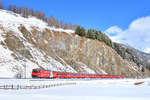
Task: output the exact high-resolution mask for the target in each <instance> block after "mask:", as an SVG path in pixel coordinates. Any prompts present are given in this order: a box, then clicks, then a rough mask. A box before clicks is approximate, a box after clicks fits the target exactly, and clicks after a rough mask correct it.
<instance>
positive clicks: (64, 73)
mask: <svg viewBox="0 0 150 100" xmlns="http://www.w3.org/2000/svg"><path fill="white" fill-rule="evenodd" d="M56 75H67V74H66V73H57V74H56Z"/></svg>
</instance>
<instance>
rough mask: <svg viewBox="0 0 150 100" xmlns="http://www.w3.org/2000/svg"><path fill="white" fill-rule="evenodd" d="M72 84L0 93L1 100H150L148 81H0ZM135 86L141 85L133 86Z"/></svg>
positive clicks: (1, 91) (10, 82)
mask: <svg viewBox="0 0 150 100" xmlns="http://www.w3.org/2000/svg"><path fill="white" fill-rule="evenodd" d="M60 82H76V85H68V86H67V85H65V86H58V87H50V88H45V89H27V90H24V89H21V90H2V89H1V90H0V99H1V100H150V79H101V80H89V79H86V80H79V79H78V80H76V79H74V80H66V79H61V80H60V79H57V80H56V79H51V80H50V79H48V80H46V79H40V80H37V79H34V80H33V79H27V80H25V79H0V85H3V84H24V85H32V84H34V85H43V84H50V83H60ZM137 82H144V83H142V84H139V85H135V83H137Z"/></svg>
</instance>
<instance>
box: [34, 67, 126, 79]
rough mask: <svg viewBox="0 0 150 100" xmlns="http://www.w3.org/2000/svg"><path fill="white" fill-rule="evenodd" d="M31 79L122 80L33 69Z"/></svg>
mask: <svg viewBox="0 0 150 100" xmlns="http://www.w3.org/2000/svg"><path fill="white" fill-rule="evenodd" d="M32 78H124V76H121V75H101V74H82V73H68V72H56V71H50V70H41V69H33V70H32Z"/></svg>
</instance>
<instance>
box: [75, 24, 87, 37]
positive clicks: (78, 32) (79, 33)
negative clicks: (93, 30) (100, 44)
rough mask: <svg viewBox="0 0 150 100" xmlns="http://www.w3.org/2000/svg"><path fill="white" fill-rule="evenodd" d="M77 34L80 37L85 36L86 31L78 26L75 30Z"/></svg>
mask: <svg viewBox="0 0 150 100" xmlns="http://www.w3.org/2000/svg"><path fill="white" fill-rule="evenodd" d="M75 34H78V35H79V36H85V29H84V28H83V27H80V26H78V27H77V28H76V30H75Z"/></svg>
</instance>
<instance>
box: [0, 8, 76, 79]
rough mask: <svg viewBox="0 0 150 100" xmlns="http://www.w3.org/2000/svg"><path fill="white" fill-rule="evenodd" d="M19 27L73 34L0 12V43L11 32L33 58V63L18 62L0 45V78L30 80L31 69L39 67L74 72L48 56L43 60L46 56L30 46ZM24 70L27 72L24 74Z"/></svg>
mask: <svg viewBox="0 0 150 100" xmlns="http://www.w3.org/2000/svg"><path fill="white" fill-rule="evenodd" d="M21 25H24V26H25V27H26V29H28V31H31V29H32V27H36V28H37V29H38V30H43V29H49V30H53V31H58V32H67V33H69V34H71V33H73V32H74V31H73V30H64V29H60V28H57V29H56V28H54V27H49V26H48V25H47V23H45V22H43V21H41V20H39V19H36V18H35V17H29V18H23V17H21V16H20V15H18V14H15V13H13V12H10V11H5V10H0V43H4V40H5V39H6V38H5V35H6V33H7V32H10V31H11V32H13V35H14V36H17V37H18V38H19V39H20V41H22V43H23V45H24V46H26V48H25V49H28V50H29V52H30V53H31V55H32V57H34V58H33V59H32V60H33V61H34V62H33V61H30V60H29V59H26V58H24V57H22V58H21V59H20V60H16V59H15V58H14V57H13V56H12V54H13V51H11V50H10V49H8V47H6V46H3V45H0V78H4V77H5V78H6V77H7V78H8V77H9V78H10V77H25V76H26V77H28V78H30V77H31V71H32V69H33V68H38V67H39V66H42V67H43V68H45V69H49V70H56V71H57V70H63V71H69V72H76V71H75V70H74V69H72V68H71V67H70V66H69V65H66V66H64V65H62V64H61V63H59V62H58V61H56V60H55V59H53V58H52V57H50V56H47V59H45V58H44V56H45V55H46V54H45V53H44V52H41V51H39V50H38V49H37V48H35V47H34V46H33V45H32V44H30V43H29V42H28V41H27V40H26V39H25V37H24V36H23V34H22V33H21V32H20V30H19V29H18V27H20V26H21ZM18 49H19V48H18ZM6 55H7V56H6ZM16 55H17V56H18V57H19V56H21V55H19V54H16ZM25 69H26V72H27V73H26V74H25ZM8 73H9V74H8Z"/></svg>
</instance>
